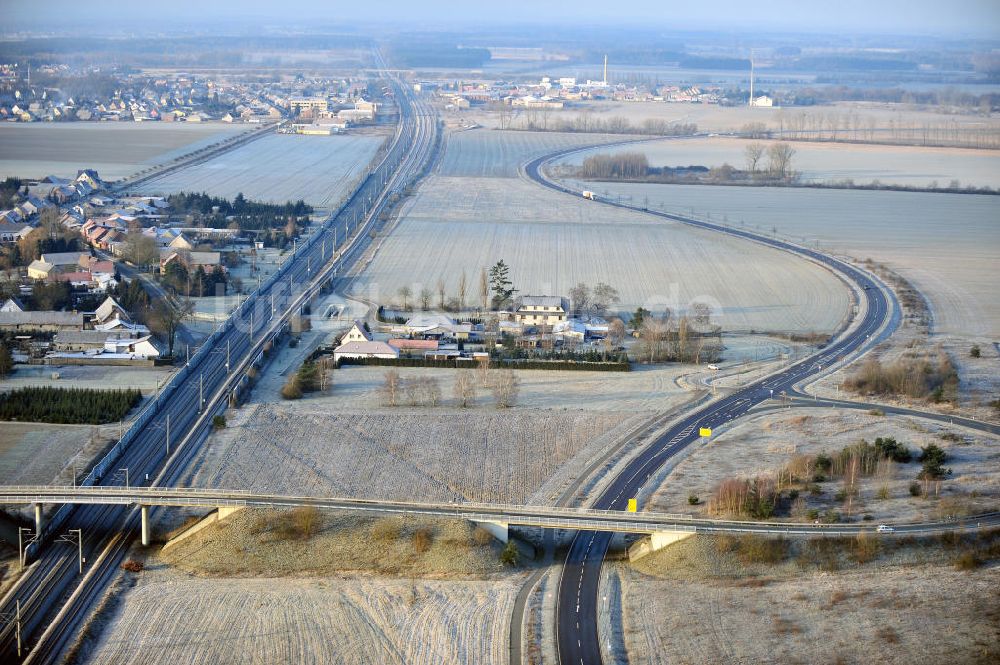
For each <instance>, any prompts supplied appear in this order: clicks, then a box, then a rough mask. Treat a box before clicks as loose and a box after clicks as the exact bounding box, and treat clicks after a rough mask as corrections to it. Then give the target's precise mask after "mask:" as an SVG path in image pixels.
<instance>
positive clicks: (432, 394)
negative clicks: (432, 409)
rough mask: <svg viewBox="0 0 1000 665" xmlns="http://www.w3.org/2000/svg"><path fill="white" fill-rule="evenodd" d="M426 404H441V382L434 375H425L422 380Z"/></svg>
mask: <svg viewBox="0 0 1000 665" xmlns="http://www.w3.org/2000/svg"><path fill="white" fill-rule="evenodd" d="M421 389H422V390H423V393H424V394H423V398H424V404H426V405H427V406H440V404H441V384H440V383H439V382H438V380H437V379H436V378H434V377H433V376H425V377H423V379H422V380H421Z"/></svg>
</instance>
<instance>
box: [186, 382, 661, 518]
mask: <svg viewBox="0 0 1000 665" xmlns="http://www.w3.org/2000/svg"><path fill="white" fill-rule="evenodd" d="M334 403H335V401H334ZM644 417H645V416H643V415H639V416H636V415H630V414H627V413H616V412H609V413H603V412H602V413H590V412H585V411H567V412H557V411H539V410H521V409H513V410H510V411H497V410H495V409H485V408H483V409H475V410H451V409H448V410H446V409H437V410H435V409H426V408H421V409H405V408H401V409H398V410H376V411H361V412H338V411H334V410H333V409H331V408H330V407H329V405H324V404H322V403H320V404H315V403H312V402H311V401H309V400H307V401H305V402H302V403H300V404H294V405H290V404H259V405H251V406H248V407H245V408H244V409H243V410H242V411H241V412H240V413H238V414H234V415H233V417H232V422H231V423H230V426H229V427H227V428H226V429H225V430H224V431H221V432H218V433H216V434H215V435H213V436H212V437H211V438H210V439H209V440H208V441H207V442H206V443H205V444H204V451H205V452H204V453H203V454H202V458H201V460H200V462H199V464H198V470H197V472H196V475H195V478H194V479H193V481H192V484H193V485H198V486H207V487H224V488H236V489H240V488H247V489H250V488H252V489H253V490H254V491H259V492H274V493H290V492H294V493H300V494H312V495H318V496H324V495H325V496H331V495H333V496H352V497H368V498H392V499H418V498H419V499H426V500H452V499H461V500H470V501H491V502H511V503H518V504H523V503H528V502H529V501H530V499H531V497H532V496H533V495H534V494H535V493H536V492H537V491H539V488H541V487H542V486H543V485H544V484H545V483H546V481H548V480H549V479H550V478H551V477H552V476H553V475H554V474H555V473H556V472H557V471H558V470H560V469H561V468H562V467H563V465H564V464H567V463H569V462H570V461H573V462H578V463H586V462H588V461H589V460H590V459H591V458H592V457H593V455H595V454H596V453H597V452H598V451H600V450H603V449H605V448H607V447H608V446H609V445H611V444H612V443H613V442H614V441H616V440H617V439H618V438H619V437H621V436H624V435H625V434H626V433H627V432H628V430H629V429H630V428H631V427H633V426H635V425H637V424H638V423H639V422H640V421H641V420H643V419H644ZM581 453H583V454H581ZM542 494H544V492H542Z"/></svg>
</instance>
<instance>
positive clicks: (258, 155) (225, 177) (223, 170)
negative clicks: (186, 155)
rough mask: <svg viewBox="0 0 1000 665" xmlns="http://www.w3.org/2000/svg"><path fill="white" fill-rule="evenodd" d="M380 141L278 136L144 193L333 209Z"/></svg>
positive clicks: (146, 187)
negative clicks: (238, 198)
mask: <svg viewBox="0 0 1000 665" xmlns="http://www.w3.org/2000/svg"><path fill="white" fill-rule="evenodd" d="M383 140H384V137H381V136H357V135H350V136H299V135H295V134H273V135H270V136H265V137H264V138H261V139H258V140H256V141H253V142H251V143H248V144H247V145H244V146H241V147H239V148H237V149H236V150H232V151H230V152H227V153H225V154H222V155H219V156H218V157H214V158H212V159H210V160H208V161H206V162H202V163H201V164H197V165H194V166H191V167H189V168H186V169H182V170H180V171H176V172H174V173H168V174H166V175H163V176H161V177H159V178H154V179H152V180H149V181H147V182H145V183H143V185H142V187H141V188H140V191H143V192H146V193H150V194H152V193H161V194H168V193H171V192H179V191H198V192H202V191H204V192H207V193H209V194H212V195H214V196H222V197H225V198H233V197H235V196H236V194H237V193H239V192H243V195H244V196H246V197H247V198H248V199H254V200H259V201H269V202H274V203H284V202H285V201H289V200H291V201H295V200H298V199H303V200H305V202H306V203H309V204H311V205H313V206H315V207H316V208H319V209H321V210H322V209H329V208H331V207H332V206H334V205H335V204H336V203H337V202H338V201H339V200H340V198H341V197H342V196H343V195H344V194H346V193H347V192H348V191H350V188H351V187H352V185H353V184H354V183H355V182H356V180H357V178H358V177H359V176H360V175H361V173H362V171H363V170H364V168H365V166H367V165H368V163H369V162H370V161H371V159H372V157H374V155H375V152H376V151H377V150H378V148H379V146H380V145H382V142H383Z"/></svg>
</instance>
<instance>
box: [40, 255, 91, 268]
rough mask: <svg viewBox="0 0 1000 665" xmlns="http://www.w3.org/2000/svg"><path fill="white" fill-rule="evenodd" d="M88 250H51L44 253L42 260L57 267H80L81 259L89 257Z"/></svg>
mask: <svg viewBox="0 0 1000 665" xmlns="http://www.w3.org/2000/svg"><path fill="white" fill-rule="evenodd" d="M89 256H90V254H89V253H87V252H49V253H47V254H42V256H41V257H40V258H41V260H42V261H43V262H45V263H49V264H51V265H53V266H55V267H56V268H57V269H61V270H66V269H75V268H78V267H80V266H81V265H82V264H81V263H80V259H82V258H83V257H89Z"/></svg>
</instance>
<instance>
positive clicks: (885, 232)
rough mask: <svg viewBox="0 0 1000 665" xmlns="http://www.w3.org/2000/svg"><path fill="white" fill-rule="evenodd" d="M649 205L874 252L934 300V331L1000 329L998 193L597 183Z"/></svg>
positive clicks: (824, 245)
mask: <svg viewBox="0 0 1000 665" xmlns="http://www.w3.org/2000/svg"><path fill="white" fill-rule="evenodd" d="M590 186H591V187H593V188H594V189H597V190H599V191H604V190H605V189H607V190H608V191H610V192H612V193H621V194H623V195H626V196H631V197H632V200H633V201H642V200H644V199H645V198H646V197H648V199H649V203H650V206H651V207H657V208H659V207H663V208H665V209H668V210H673V211H675V212H682V213H689V212H690V210H691V209H692V208H693V209H694V211H695V213H696V214H700V215H705V214H706V213H711V215H712V219H715V220H721V219H723V217H725V218H727V219H728V220H729V222H730V223H734V224H738V223H739V222H740V220H744V221H745V222H746V223H747V225H749V226H759V227H760V228H761V229H762V230H766V231H769V230H771V228H772V227H777V229H778V233H779V234H783V235H791V236H793V237H794V238H795V239H797V240H801V239H802V238H803V237H805V238H807V239H808V242H809V244H814V243H815V241H816V240H818V241H819V244H820V248H821V249H827V250H831V251H834V252H837V253H844V254H850V255H852V256H854V257H857V258H860V259H864V258H868V257H871V258H873V259H875V260H876V261H881V262H885V263H886V264H887V265H889V266H890V267H891V268H892V269H894V270H895V271H896V272H898V273H900V274H902V275H903V276H904V277H906V278H907V279H909V280H911V281H912V282H913V283H914V285H915V286H916V287H917V288H918V289H920V291H921V292H923V293H924V295H925V296H927V297H928V299H929V300H930V305H931V308H932V310H933V314H934V323H935V331H937V332H945V333H952V334H958V335H991V336H996V335H1000V292H998V291H997V289H996V283H997V280H998V274H1000V273H998V270H997V263H996V257H997V256H1000V197H996V196H975V195H968V194H926V193H916V192H872V191H845V190H818V189H788V188H764V187H708V186H697V185H638V184H636V185H633V184H627V183H625V184H615V183H599V184H596V185H595V184H591V185H590Z"/></svg>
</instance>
